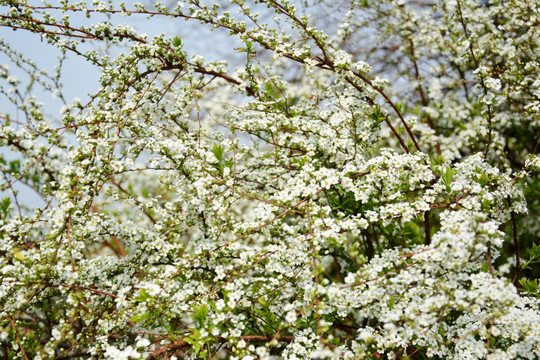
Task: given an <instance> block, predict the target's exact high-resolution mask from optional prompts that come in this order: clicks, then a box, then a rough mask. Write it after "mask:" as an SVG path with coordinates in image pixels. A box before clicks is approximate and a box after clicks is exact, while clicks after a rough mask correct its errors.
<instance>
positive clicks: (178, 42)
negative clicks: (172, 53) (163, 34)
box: [172, 36, 182, 47]
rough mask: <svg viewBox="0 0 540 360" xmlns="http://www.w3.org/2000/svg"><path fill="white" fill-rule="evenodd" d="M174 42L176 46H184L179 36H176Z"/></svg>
mask: <svg viewBox="0 0 540 360" xmlns="http://www.w3.org/2000/svg"><path fill="white" fill-rule="evenodd" d="M172 44H173V46H174V47H182V40H181V39H180V38H179V37H178V36H175V37H174V39H173V41H172Z"/></svg>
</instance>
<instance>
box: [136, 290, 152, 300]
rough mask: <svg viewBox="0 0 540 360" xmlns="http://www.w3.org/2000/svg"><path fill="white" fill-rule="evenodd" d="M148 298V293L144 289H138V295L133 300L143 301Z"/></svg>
mask: <svg viewBox="0 0 540 360" xmlns="http://www.w3.org/2000/svg"><path fill="white" fill-rule="evenodd" d="M149 298H150V294H148V292H147V291H146V289H141V290H139V296H137V298H135V301H137V302H145V301H146V300H148V299H149Z"/></svg>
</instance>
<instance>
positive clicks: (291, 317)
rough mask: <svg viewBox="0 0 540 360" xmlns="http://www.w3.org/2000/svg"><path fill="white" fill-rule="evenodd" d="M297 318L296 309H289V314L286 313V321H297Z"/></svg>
mask: <svg viewBox="0 0 540 360" xmlns="http://www.w3.org/2000/svg"><path fill="white" fill-rule="evenodd" d="M296 319H297V317H296V311H294V310H291V311H289V312H288V313H287V315H285V321H287V322H288V323H293V322H295V321H296Z"/></svg>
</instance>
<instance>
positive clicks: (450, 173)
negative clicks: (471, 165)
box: [441, 166, 455, 194]
mask: <svg viewBox="0 0 540 360" xmlns="http://www.w3.org/2000/svg"><path fill="white" fill-rule="evenodd" d="M454 174H455V171H454V170H453V169H452V168H451V167H450V166H447V167H446V169H445V170H444V171H443V172H442V173H441V180H442V183H443V184H444V185H446V192H447V193H449V194H450V192H452V189H451V187H450V184H452V180H453V178H454Z"/></svg>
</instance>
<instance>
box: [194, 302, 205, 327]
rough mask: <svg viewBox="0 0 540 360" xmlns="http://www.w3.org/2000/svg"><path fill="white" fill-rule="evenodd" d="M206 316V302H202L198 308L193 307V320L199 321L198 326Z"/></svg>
mask: <svg viewBox="0 0 540 360" xmlns="http://www.w3.org/2000/svg"><path fill="white" fill-rule="evenodd" d="M207 316H208V306H206V304H202V305H201V306H199V307H198V308H195V309H194V315H193V318H194V319H195V321H197V322H198V323H199V325H200V326H202V325H203V324H204V321H205V320H206V317H207Z"/></svg>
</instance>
